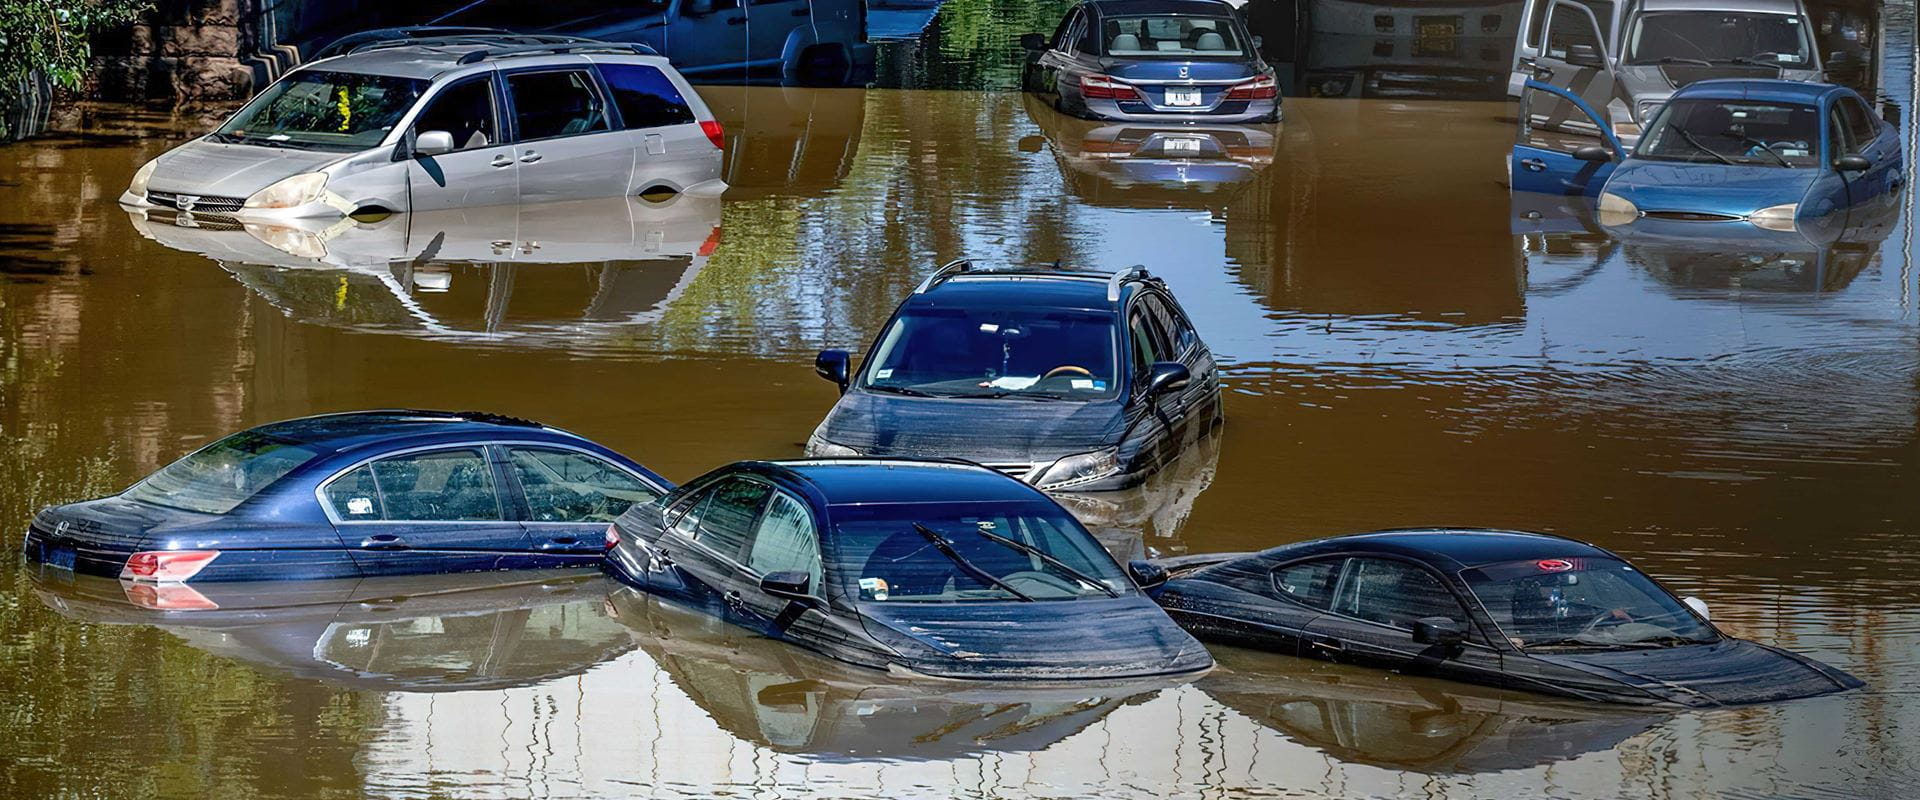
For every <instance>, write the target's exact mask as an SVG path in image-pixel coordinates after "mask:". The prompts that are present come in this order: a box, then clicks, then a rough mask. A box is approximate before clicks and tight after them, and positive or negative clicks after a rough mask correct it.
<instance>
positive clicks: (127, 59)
mask: <svg viewBox="0 0 1920 800" xmlns="http://www.w3.org/2000/svg"><path fill="white" fill-rule="evenodd" d="M256 2H257V0H157V2H156V3H155V8H154V10H153V11H151V12H149V13H148V14H147V15H146V16H145V17H143V18H142V19H141V20H140V21H139V22H138V23H136V24H134V25H133V26H131V27H130V28H128V29H127V30H126V31H123V32H121V33H120V34H118V35H114V36H108V37H104V38H103V39H102V40H101V41H100V42H99V43H98V44H97V45H96V47H95V49H94V57H95V60H96V62H97V64H98V66H97V67H96V69H95V70H94V74H93V77H92V80H91V81H90V84H89V85H88V87H87V93H88V94H89V95H91V96H93V97H96V98H98V99H102V100H133V101H168V102H171V103H173V104H174V105H188V106H190V105H194V104H197V103H223V102H232V101H235V100H240V99H244V98H246V97H247V96H248V95H250V94H252V92H253V88H254V87H253V71H252V70H251V69H249V68H248V67H247V66H246V65H245V64H244V63H242V60H241V59H242V56H243V55H244V54H246V53H248V52H249V51H250V50H251V49H252V42H251V38H252V37H251V36H249V35H248V33H247V28H248V27H249V26H248V22H249V17H250V14H251V10H252V8H253V7H254V6H255V4H256Z"/></svg>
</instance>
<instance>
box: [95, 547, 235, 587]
mask: <svg viewBox="0 0 1920 800" xmlns="http://www.w3.org/2000/svg"><path fill="white" fill-rule="evenodd" d="M219 556H220V551H218V550H148V551H146V552H144V553H134V554H133V557H132V558H129V559H127V565H126V566H125V567H122V568H121V570H120V577H121V579H123V580H136V581H153V582H155V583H179V582H181V581H184V580H186V579H188V578H191V577H193V576H195V575H198V574H200V570H203V569H206V568H207V564H209V563H212V562H213V560H214V559H215V558H218V557H219Z"/></svg>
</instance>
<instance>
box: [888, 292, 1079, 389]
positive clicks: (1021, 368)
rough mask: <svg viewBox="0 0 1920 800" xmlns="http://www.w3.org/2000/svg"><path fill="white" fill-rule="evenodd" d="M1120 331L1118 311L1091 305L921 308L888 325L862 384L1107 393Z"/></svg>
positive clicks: (923, 387)
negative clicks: (1070, 308)
mask: <svg viewBox="0 0 1920 800" xmlns="http://www.w3.org/2000/svg"><path fill="white" fill-rule="evenodd" d="M1113 336H1114V329H1113V317H1112V316H1111V315H1110V314H1103V313H1097V312H1091V311H1066V310H1055V309H992V310H984V309H950V308H930V309H918V310H914V311H909V312H907V313H905V314H902V315H900V317H898V318H897V319H895V320H894V321H893V324H892V325H890V326H888V328H887V331H886V333H885V334H883V335H882V336H881V337H880V346H879V347H877V348H875V350H874V355H873V358H871V359H869V360H868V363H867V367H866V371H865V382H864V383H863V384H862V385H863V386H865V387H866V388H867V389H870V390H873V391H881V392H889V391H890V392H895V393H901V394H915V395H932V396H938V397H1008V396H1018V397H1028V398H1036V399H1075V400H1080V399H1093V398H1098V397H1106V396H1110V395H1112V394H1113V392H1114V390H1115V386H1114V378H1113V376H1114V357H1113V354H1114V342H1113Z"/></svg>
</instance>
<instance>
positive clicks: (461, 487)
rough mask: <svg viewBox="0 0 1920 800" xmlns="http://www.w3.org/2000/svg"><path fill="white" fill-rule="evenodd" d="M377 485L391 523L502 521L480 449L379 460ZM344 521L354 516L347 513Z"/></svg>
mask: <svg viewBox="0 0 1920 800" xmlns="http://www.w3.org/2000/svg"><path fill="white" fill-rule="evenodd" d="M373 480H374V485H375V486H376V487H377V488H378V490H379V496H380V500H381V501H382V502H383V503H384V504H385V511H386V515H385V517H384V518H385V519H387V520H393V521H401V520H405V521H422V522H427V521H434V522H455V521H482V520H499V519H501V518H502V517H501V514H500V497H499V494H498V492H497V491H496V490H495V488H494V483H493V467H492V465H490V464H488V463H487V459H486V456H485V455H483V454H482V453H481V452H480V451H479V450H477V449H473V450H469V449H464V448H463V449H459V450H433V451H428V452H425V453H410V454H407V455H403V456H395V457H393V458H387V459H382V460H379V461H375V462H373ZM329 488H331V487H329ZM349 502H351V500H349ZM347 510H348V511H349V512H351V511H352V509H351V508H349V509H347ZM346 518H349V519H351V518H354V517H353V516H352V515H351V514H349V515H348V516H347V517H346Z"/></svg>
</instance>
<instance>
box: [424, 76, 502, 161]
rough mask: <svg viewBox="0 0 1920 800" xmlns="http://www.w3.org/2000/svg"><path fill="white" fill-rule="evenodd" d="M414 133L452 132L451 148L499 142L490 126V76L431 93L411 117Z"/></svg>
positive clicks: (498, 134)
mask: <svg viewBox="0 0 1920 800" xmlns="http://www.w3.org/2000/svg"><path fill="white" fill-rule="evenodd" d="M413 131H414V134H415V135H419V134H421V133H425V132H427V131H446V132H447V133H451V134H453V149H455V150H472V149H475V148H479V147H487V146H490V145H493V144H496V143H498V142H499V141H500V132H499V130H498V129H496V128H495V127H494V114H493V79H491V78H479V79H476V80H470V81H463V82H461V83H458V84H455V85H453V86H451V87H448V88H447V89H446V90H444V91H442V92H440V93H439V94H437V95H434V98H433V99H432V100H430V101H428V102H427V108H426V110H425V111H422V112H420V116H419V118H418V119H416V120H414V123H413Z"/></svg>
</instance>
